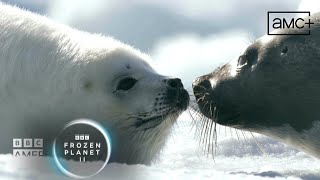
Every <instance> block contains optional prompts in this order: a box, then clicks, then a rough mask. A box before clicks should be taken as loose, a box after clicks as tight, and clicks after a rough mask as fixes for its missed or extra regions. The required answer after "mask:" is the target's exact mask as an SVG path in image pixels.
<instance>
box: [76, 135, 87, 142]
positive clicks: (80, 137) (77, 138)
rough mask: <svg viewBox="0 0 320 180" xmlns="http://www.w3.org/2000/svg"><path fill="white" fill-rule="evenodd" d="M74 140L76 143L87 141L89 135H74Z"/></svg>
mask: <svg viewBox="0 0 320 180" xmlns="http://www.w3.org/2000/svg"><path fill="white" fill-rule="evenodd" d="M74 139H75V140H76V141H89V134H76V135H74Z"/></svg>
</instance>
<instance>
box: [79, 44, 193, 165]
mask: <svg viewBox="0 0 320 180" xmlns="http://www.w3.org/2000/svg"><path fill="white" fill-rule="evenodd" d="M107 40H108V41H113V42H112V44H113V47H115V48H114V49H113V50H109V51H107V50H104V51H101V53H99V54H97V55H98V56H100V57H96V56H94V59H95V60H88V59H87V60H85V61H80V62H79V63H80V66H83V68H79V69H83V72H82V73H81V78H79V79H78V82H80V83H78V84H80V87H79V93H75V99H79V98H81V99H82V100H81V101H82V102H85V103H83V104H84V105H85V106H86V107H85V108H84V107H81V108H79V109H82V110H83V109H85V110H84V111H86V112H90V114H89V115H88V116H85V117H88V118H91V119H95V120H99V121H100V122H101V123H102V124H105V125H106V126H105V127H107V128H108V127H109V129H108V130H109V131H110V135H111V136H112V146H113V149H112V154H111V159H110V160H111V161H116V162H123V163H129V164H136V163H143V164H149V163H150V162H151V160H152V159H154V157H156V156H157V154H158V153H159V152H160V150H161V148H162V146H163V145H164V142H165V140H166V137H167V136H168V134H169V131H170V129H171V127H172V126H173V124H174V123H175V121H176V119H177V117H178V115H179V114H180V113H181V112H182V111H184V110H186V109H187V107H188V105H189V94H188V92H187V91H186V90H185V89H184V87H183V84H182V83H181V80H180V79H178V78H173V77H167V76H163V75H160V74H159V73H157V72H156V71H155V70H154V69H153V68H152V67H151V65H150V58H149V57H148V56H147V55H145V54H143V53H141V52H139V51H137V50H135V49H133V48H132V47H130V46H127V45H125V44H123V43H120V42H117V41H115V40H112V39H107ZM117 44H118V45H117ZM91 53H92V52H91ZM85 57H86V58H87V57H89V56H85ZM83 62H85V63H84V64H83ZM78 101H79V100H78ZM80 106H81V105H80ZM73 109H75V107H73ZM80 114H81V113H80ZM78 115H79V114H78Z"/></svg>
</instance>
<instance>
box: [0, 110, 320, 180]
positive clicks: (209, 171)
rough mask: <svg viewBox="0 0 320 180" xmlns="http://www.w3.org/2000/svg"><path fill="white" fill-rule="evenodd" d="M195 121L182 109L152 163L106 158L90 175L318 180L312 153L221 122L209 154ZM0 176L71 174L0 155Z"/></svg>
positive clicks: (319, 169)
mask: <svg viewBox="0 0 320 180" xmlns="http://www.w3.org/2000/svg"><path fill="white" fill-rule="evenodd" d="M193 124H194V123H192V119H191V117H190V115H189V113H187V112H186V113H184V114H183V115H182V116H181V117H180V118H179V121H178V122H177V124H176V126H175V127H174V130H173V132H172V135H171V137H170V139H169V140H168V143H167V146H166V147H165V149H164V150H163V152H162V154H161V156H160V158H159V159H158V160H157V161H156V162H154V163H153V164H152V165H151V166H145V165H126V164H118V163H110V164H108V165H107V166H106V167H105V168H104V170H103V171H101V172H100V173H99V174H97V175H96V176H94V177H93V178H91V179H130V180H131V179H155V180H156V179H213V178H214V179H310V180H315V179H320V162H319V161H318V160H316V159H315V158H312V157H310V156H308V155H306V154H305V153H303V152H299V151H297V150H295V149H293V148H291V147H289V146H287V145H285V144H283V143H280V142H278V141H276V140H273V139H271V138H268V137H265V136H262V135H258V134H254V137H255V138H253V136H252V135H251V134H250V133H248V132H244V133H243V134H242V132H240V131H238V132H237V133H238V136H237V133H236V131H235V129H231V128H225V127H222V126H218V127H217V135H218V136H217V137H218V138H217V140H218V147H217V150H216V154H215V155H214V156H212V155H211V154H208V153H206V152H205V151H203V148H201V146H199V139H197V138H196V137H195V134H196V133H195V129H196V128H195V126H194V125H193ZM238 137H239V138H238ZM256 142H257V143H256ZM257 144H259V145H257ZM259 147H260V148H259ZM0 179H69V178H68V177H67V176H65V175H63V174H62V173H61V172H59V170H58V168H57V167H56V166H55V164H54V162H53V161H52V159H51V158H49V157H40V158H28V159H26V158H25V159H21V158H14V157H12V156H11V155H0Z"/></svg>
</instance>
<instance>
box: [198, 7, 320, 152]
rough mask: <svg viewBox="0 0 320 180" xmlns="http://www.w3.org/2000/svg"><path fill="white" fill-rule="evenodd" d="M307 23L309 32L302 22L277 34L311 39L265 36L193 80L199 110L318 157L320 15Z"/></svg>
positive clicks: (235, 126)
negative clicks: (222, 64) (310, 23)
mask: <svg viewBox="0 0 320 180" xmlns="http://www.w3.org/2000/svg"><path fill="white" fill-rule="evenodd" d="M310 19H311V22H313V23H314V24H313V25H311V28H310V29H309V28H308V26H307V25H305V24H304V28H302V29H284V30H281V31H280V32H277V33H278V34H279V33H281V34H297V33H300V34H301V33H304V34H308V31H309V30H310V32H311V35H276V36H275V35H274V36H271V35H266V36H263V37H262V38H260V39H258V40H257V41H255V42H254V43H252V44H251V45H249V46H248V47H247V48H246V50H245V51H244V52H243V53H242V54H241V55H240V56H239V57H238V58H237V59H235V60H233V61H231V62H230V63H227V64H225V65H224V66H222V67H219V68H217V69H216V70H214V71H213V72H211V73H209V74H207V75H204V76H201V77H199V78H197V79H196V80H195V81H194V83H193V91H194V95H195V97H196V99H197V102H198V105H199V110H200V112H201V113H202V114H203V115H205V116H206V117H208V118H210V119H212V120H213V121H214V122H216V123H218V124H221V125H225V126H230V127H234V128H238V129H244V130H248V131H253V132H257V133H261V134H265V135H267V136H271V137H273V138H276V139H279V140H281V141H282V142H285V143H287V144H290V145H292V146H294V147H295V148H297V149H299V150H301V151H304V152H306V153H308V154H310V155H312V156H314V157H317V158H320V151H319V149H320V78H319V77H320V13H316V14H314V15H312V16H311V17H310ZM307 21H308V19H304V22H307ZM300 23H302V22H301V21H300ZM302 25H303V24H299V26H300V27H302ZM210 109H211V110H210ZM214 109H215V110H214Z"/></svg>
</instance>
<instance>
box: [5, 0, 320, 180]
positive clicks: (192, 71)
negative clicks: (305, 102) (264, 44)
mask: <svg viewBox="0 0 320 180" xmlns="http://www.w3.org/2000/svg"><path fill="white" fill-rule="evenodd" d="M3 2H5V3H10V4H14V5H16V6H19V7H22V8H24V9H28V10H30V11H33V12H36V13H39V14H42V15H45V16H47V17H49V18H50V19H53V20H55V21H57V22H60V23H64V24H68V25H70V26H72V27H75V28H77V29H81V30H84V31H89V32H92V33H101V34H105V35H108V36H113V37H114V38H116V39H119V40H121V41H123V42H125V43H128V44H130V45H132V46H134V47H135V48H138V49H140V50H141V51H143V52H145V53H147V54H149V55H150V56H151V57H152V58H153V59H154V65H155V67H156V69H157V70H158V71H160V72H161V73H163V74H165V75H171V76H176V77H180V78H182V80H183V82H184V84H185V87H186V88H187V89H188V90H190V91H191V83H192V81H193V79H194V78H196V77H197V76H200V75H203V74H205V73H208V72H211V71H212V70H213V69H215V68H216V67H217V66H218V65H221V64H223V63H226V62H228V61H230V60H232V59H233V58H236V57H237V56H239V54H240V53H241V52H242V51H243V50H244V49H245V48H246V46H247V45H248V44H250V43H251V42H253V41H254V40H255V39H257V38H259V37H260V36H263V35H264V34H266V33H267V11H296V10H303V11H311V12H316V11H320V0H302V1H301V0H281V1H279V0H264V1H263V0H241V1H240V0H175V1H173V0H170V1H169V0H4V1H3ZM192 122H193V121H192V118H191V117H190V115H189V114H188V112H186V113H184V114H183V115H182V116H181V117H180V118H179V120H178V123H177V126H176V127H175V128H174V131H173V134H172V136H171V137H170V139H169V140H168V143H167V146H166V148H165V149H164V151H163V153H162V156H161V157H160V158H159V160H158V161H157V162H155V163H154V164H153V165H152V166H142V165H136V166H127V165H120V164H111V165H109V166H108V168H105V171H103V172H102V173H100V174H99V175H97V176H96V178H101V179H105V178H106V177H108V178H111V179H130V180H131V179H135V178H133V177H136V176H137V174H138V175H139V176H138V177H139V178H136V179H212V178H215V179H246V180H247V179H274V178H276V179H287V178H289V179H310V180H315V179H320V163H319V161H318V160H316V159H314V158H312V157H310V156H308V155H306V154H305V153H302V152H299V151H297V150H295V149H293V148H291V147H289V146H287V145H285V144H283V143H280V142H278V141H276V140H274V139H271V138H268V137H265V136H262V135H258V134H254V135H252V134H250V133H248V132H238V131H237V130H235V129H229V128H225V127H222V126H218V127H217V130H218V147H217V152H216V154H215V155H214V158H210V157H211V156H210V155H209V157H207V156H206V155H207V154H206V153H205V152H203V151H202V149H201V148H199V141H198V140H197V139H196V138H195V137H194V135H195V132H194V131H195V128H193V127H194V126H193V125H192ZM238 133H241V135H240V137H239V136H238ZM253 136H255V138H254V137H253ZM8 158H9V157H8V156H0V162H2V161H4V162H7V163H0V176H1V174H4V175H5V177H6V178H7V176H6V175H7V174H9V175H12V176H13V175H16V174H15V172H13V171H14V169H15V168H13V167H11V166H8V167H10V168H6V167H7V164H10V162H11V161H12V160H11V159H8ZM3 159H4V160H3ZM51 168H52V167H50V166H49V167H48V165H47V163H44V165H43V168H42V169H41V172H42V174H43V175H42V176H43V177H45V178H44V179H48V178H49V177H52V179H57V174H54V173H51ZM43 169H44V170H43ZM2 171H3V172H4V173H2ZM8 172H9V173H8ZM39 172H40V170H39V171H38V172H35V173H33V174H31V175H33V176H34V177H37V176H40V173H39ZM50 173H51V175H50ZM24 174H26V175H27V177H30V173H29V172H28V171H25V173H24ZM33 176H32V177H33ZM42 176H40V177H42ZM59 178H61V176H59ZM29 179H30V178H29ZM31 179H36V178H31ZM38 179H42V178H38ZM49 179H50V178H49Z"/></svg>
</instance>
